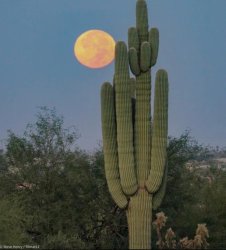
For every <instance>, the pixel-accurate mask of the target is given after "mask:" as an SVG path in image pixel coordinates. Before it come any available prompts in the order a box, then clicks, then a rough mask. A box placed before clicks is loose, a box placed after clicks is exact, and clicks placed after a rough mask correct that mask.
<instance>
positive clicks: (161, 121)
mask: <svg viewBox="0 0 226 250" xmlns="http://www.w3.org/2000/svg"><path fill="white" fill-rule="evenodd" d="M158 47H159V32H158V30H157V29H156V28H152V29H151V30H150V31H149V30H148V13H147V5H146V2H145V0H138V1H137V6H136V27H132V28H130V29H129V30H128V48H127V46H126V44H125V43H124V42H121V41H120V42H117V44H116V48H115V74H114V80H113V85H111V84H110V83H104V84H103V85H102V88H101V114H102V115H101V117H102V134H103V149H104V160H105V173H106V179H107V183H108V187H109V191H110V193H111V195H112V197H113V199H114V201H115V202H116V204H117V205H118V206H119V207H120V208H126V214H127V220H128V228H129V248H130V249H150V248H151V223H152V221H151V218H152V209H157V207H158V206H159V205H160V204H161V201H162V198H163V196H164V192H165V186H166V180H167V176H166V175H167V164H166V147H167V133H168V77H167V73H166V71H165V70H163V69H161V70H159V71H158V72H157V74H156V78H155V93H154V115H153V119H151V67H152V66H154V65H155V63H156V60H157V55H158ZM130 70H131V72H132V73H133V74H134V75H135V78H130Z"/></svg>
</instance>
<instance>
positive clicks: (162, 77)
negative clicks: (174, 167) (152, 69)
mask: <svg viewBox="0 0 226 250" xmlns="http://www.w3.org/2000/svg"><path fill="white" fill-rule="evenodd" d="M167 133H168V76H167V73H166V71H165V70H159V71H158V72H157V74H156V82H155V100H154V120H153V131H152V150H151V170H150V173H149V176H148V179H147V181H146V183H145V186H146V188H147V190H148V192H149V193H155V192H156V191H157V190H158V189H159V187H160V185H161V183H162V178H163V174H164V167H165V163H166V147H167Z"/></svg>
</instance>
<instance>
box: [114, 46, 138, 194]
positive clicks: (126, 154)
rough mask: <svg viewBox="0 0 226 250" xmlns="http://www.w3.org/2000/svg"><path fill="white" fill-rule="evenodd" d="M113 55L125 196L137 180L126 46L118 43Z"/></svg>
mask: <svg viewBox="0 0 226 250" xmlns="http://www.w3.org/2000/svg"><path fill="white" fill-rule="evenodd" d="M115 53H116V54H115V76H114V80H115V104H116V105H115V106H116V121H117V142H118V158H119V173H120V179H121V186H122V190H123V192H124V193H125V194H126V195H132V194H134V193H135V192H136V191H137V179H136V172H135V162H134V148H133V124H132V101H131V86H130V76H129V63H128V52H127V47H126V44H125V43H124V42H118V43H117V44H116V48H115Z"/></svg>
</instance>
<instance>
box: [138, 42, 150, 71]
mask: <svg viewBox="0 0 226 250" xmlns="http://www.w3.org/2000/svg"><path fill="white" fill-rule="evenodd" d="M150 58H151V47H150V43H149V42H143V43H142V44H141V51H140V68H141V71H143V72H146V71H148V70H149V68H150V66H151V62H150Z"/></svg>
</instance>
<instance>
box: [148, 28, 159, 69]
mask: <svg viewBox="0 0 226 250" xmlns="http://www.w3.org/2000/svg"><path fill="white" fill-rule="evenodd" d="M148 40H149V43H150V45H151V54H152V56H151V66H154V65H155V64H156V62H157V57H158V50H159V31H158V29H157V28H152V29H151V30H150V31H149V37H148Z"/></svg>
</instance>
